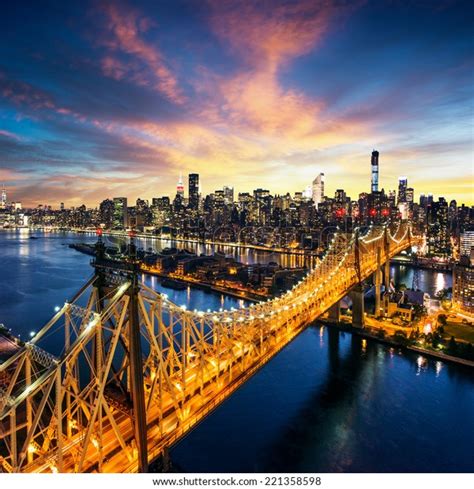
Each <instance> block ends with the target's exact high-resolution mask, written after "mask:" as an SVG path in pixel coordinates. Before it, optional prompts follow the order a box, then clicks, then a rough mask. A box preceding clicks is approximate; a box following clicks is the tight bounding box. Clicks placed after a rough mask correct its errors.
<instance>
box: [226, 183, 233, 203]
mask: <svg viewBox="0 0 474 489" xmlns="http://www.w3.org/2000/svg"><path fill="white" fill-rule="evenodd" d="M224 203H225V204H227V205H231V204H233V203H234V187H227V186H224Z"/></svg>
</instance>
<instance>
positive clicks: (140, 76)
mask: <svg viewBox="0 0 474 489" xmlns="http://www.w3.org/2000/svg"><path fill="white" fill-rule="evenodd" d="M103 10H104V12H105V14H106V17H107V29H108V33H109V35H107V36H106V37H105V39H103V40H102V43H103V44H104V45H105V46H107V48H108V49H109V50H110V51H112V52H121V53H125V54H127V55H130V56H132V57H134V58H135V59H138V60H140V61H141V62H142V63H144V65H145V66H146V67H147V68H148V70H149V71H150V72H151V75H152V78H153V81H147V75H148V74H147V73H143V72H142V73H140V70H139V69H138V68H137V67H136V66H134V65H133V64H132V65H126V64H124V63H122V62H121V61H119V60H118V59H117V58H115V57H112V56H110V55H109V56H106V57H105V58H104V59H103V60H102V70H103V72H104V74H105V75H107V76H111V77H112V78H115V79H117V80H121V79H124V78H127V77H129V78H130V79H131V80H132V81H134V82H135V83H138V84H139V85H145V84H150V85H153V86H154V88H155V89H156V90H158V91H159V92H160V93H162V94H163V95H165V96H166V97H167V98H168V99H169V100H171V101H173V102H175V103H178V104H181V103H183V102H184V100H185V98H184V95H183V93H182V91H181V89H180V88H179V86H178V80H177V78H176V76H175V75H174V74H173V73H172V71H171V70H170V68H169V67H168V64H167V62H166V60H165V58H164V55H163V54H162V53H161V51H160V50H159V49H158V47H157V46H156V43H155V44H153V45H152V44H150V43H148V42H146V41H145V40H144V39H143V34H144V33H145V32H146V31H148V30H149V29H150V28H151V26H152V25H153V22H152V21H151V20H149V19H147V18H146V17H142V16H140V15H139V14H138V13H137V12H136V11H134V10H131V9H127V10H121V9H119V8H118V7H117V5H116V4H113V3H109V4H107V5H105V6H104V7H103ZM142 71H144V70H142Z"/></svg>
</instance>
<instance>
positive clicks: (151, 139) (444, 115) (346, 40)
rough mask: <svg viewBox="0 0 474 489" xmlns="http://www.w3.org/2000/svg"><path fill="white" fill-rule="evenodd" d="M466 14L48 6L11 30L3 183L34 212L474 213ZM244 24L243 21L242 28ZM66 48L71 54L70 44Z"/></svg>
mask: <svg viewBox="0 0 474 489" xmlns="http://www.w3.org/2000/svg"><path fill="white" fill-rule="evenodd" d="M470 11H472V5H471V4H470V3H467V2H437V5H436V7H433V6H432V5H429V4H423V5H416V6H408V5H402V4H390V5H389V4H387V3H382V2H367V3H362V2H361V3H359V4H357V3H354V2H350V3H349V2H348V3H344V2H342V3H341V2H339V3H338V4H337V5H336V4H335V3H333V2H324V4H323V3H315V2H306V1H302V2H298V3H291V2H276V3H275V2H271V3H265V2H261V3H259V4H258V6H257V4H252V3H247V4H246V5H245V7H242V5H241V4H240V3H239V2H224V3H223V2H212V1H211V2H207V3H203V4H201V2H200V3H199V4H198V3H197V2H189V1H188V2H184V1H182V2H177V3H173V5H171V4H166V3H159V4H154V3H152V2H147V1H143V2H133V4H132V3H131V2H120V3H107V2H101V3H95V2H90V3H86V4H85V5H84V6H83V3H79V2H77V3H74V2H72V3H68V5H67V6H61V7H60V6H59V5H58V4H55V3H54V2H50V3H48V8H46V9H44V10H43V9H42V7H41V8H40V7H39V6H38V5H36V4H35V3H28V2H23V3H22V5H21V6H14V7H13V6H5V7H4V8H3V10H2V19H1V20H0V25H1V28H2V35H3V37H4V40H5V42H4V43H2V48H1V49H2V53H3V59H4V60H7V59H8V62H6V61H4V62H3V63H2V64H0V109H1V112H2V115H1V117H0V182H4V183H5V185H6V187H7V189H8V192H9V194H10V195H12V196H14V200H16V201H21V202H22V203H23V205H24V206H25V207H30V206H33V207H34V206H36V205H38V204H40V203H42V204H45V203H48V204H52V205H59V203H60V202H67V203H68V205H69V206H77V205H80V204H82V203H85V204H87V205H95V204H97V203H98V202H100V201H101V200H103V199H104V198H106V197H113V196H121V195H126V196H127V197H128V198H129V199H130V201H134V200H135V199H136V198H137V197H142V198H149V199H151V198H152V197H153V196H157V195H171V196H173V195H174V194H175V191H176V181H177V176H178V175H179V172H180V171H182V172H183V173H185V174H187V173H197V174H199V175H200V178H201V181H202V187H201V188H202V192H203V193H204V194H206V193H210V192H212V191H214V190H216V189H218V188H222V187H223V186H225V185H232V186H233V187H234V189H235V192H236V193H238V192H246V191H251V190H252V189H254V188H258V187H260V188H269V189H271V190H272V192H274V193H280V194H281V193H286V191H288V190H291V191H302V190H304V189H305V188H306V187H307V186H308V185H309V184H310V183H311V182H312V181H313V179H314V178H315V176H316V175H317V174H319V173H324V175H325V178H326V194H328V195H332V194H334V192H335V190H336V189H338V188H345V189H346V191H347V193H348V194H350V195H352V196H353V197H356V196H357V195H358V194H359V193H361V192H369V191H370V186H369V181H370V176H369V175H370V167H369V165H370V152H371V151H372V150H373V149H374V148H375V149H377V150H378V151H379V152H380V162H379V165H380V169H379V171H380V174H379V188H384V189H385V190H386V191H388V190H393V189H397V188H398V178H399V177H400V176H401V175H408V178H409V185H410V187H413V188H415V190H416V192H417V194H418V195H419V194H422V193H424V194H429V193H431V194H433V195H435V196H444V197H445V198H446V199H447V200H448V201H450V200H452V199H455V200H457V202H458V203H461V202H463V203H465V204H467V205H470V204H472V203H474V197H473V192H472V136H471V134H470V120H471V118H472V110H470V107H471V108H472V100H473V88H472V55H471V45H472V43H471V41H470V26H469V15H467V14H466V13H467V12H470ZM244 18H245V19H246V21H245V22H244V21H243V19H244ZM58 39H59V42H58Z"/></svg>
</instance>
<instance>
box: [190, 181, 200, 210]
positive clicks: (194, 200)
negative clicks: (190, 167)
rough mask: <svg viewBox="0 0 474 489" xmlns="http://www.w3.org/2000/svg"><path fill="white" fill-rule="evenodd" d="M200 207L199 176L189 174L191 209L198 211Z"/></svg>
mask: <svg viewBox="0 0 474 489" xmlns="http://www.w3.org/2000/svg"><path fill="white" fill-rule="evenodd" d="M198 207H199V175H198V174H197V173H190V174H189V208H190V209H194V210H197V209H198Z"/></svg>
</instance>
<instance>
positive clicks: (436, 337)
mask: <svg viewBox="0 0 474 489" xmlns="http://www.w3.org/2000/svg"><path fill="white" fill-rule="evenodd" d="M441 340H442V338H441V335H440V334H439V333H438V332H437V331H435V332H434V333H433V336H432V337H431V344H432V346H433V348H436V347H438V346H439V344H440V343H441Z"/></svg>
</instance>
